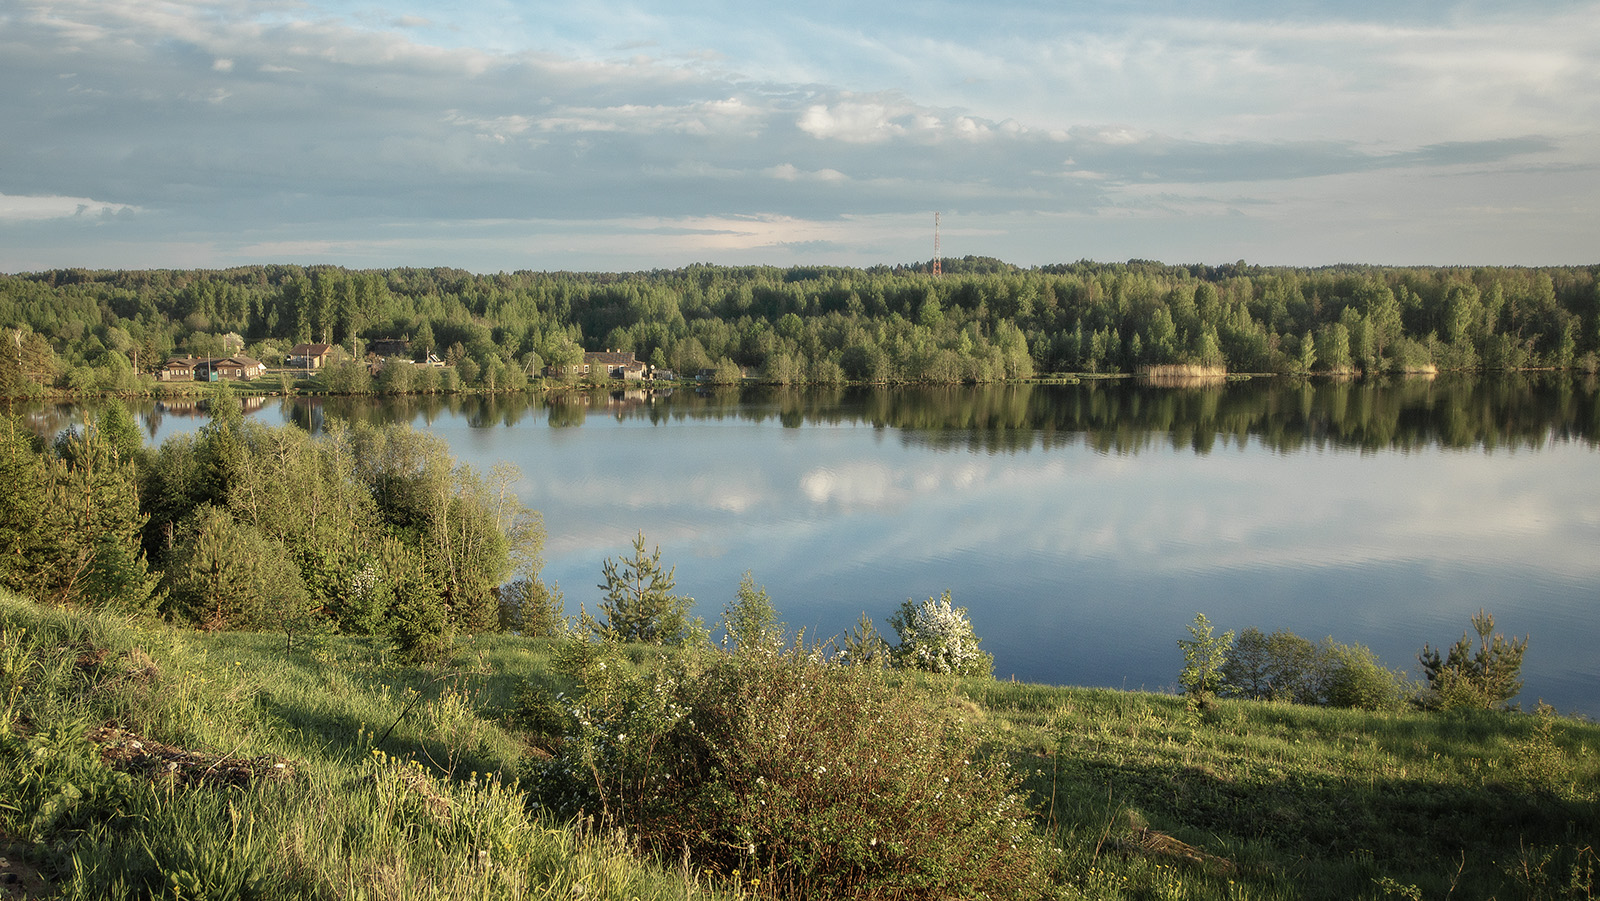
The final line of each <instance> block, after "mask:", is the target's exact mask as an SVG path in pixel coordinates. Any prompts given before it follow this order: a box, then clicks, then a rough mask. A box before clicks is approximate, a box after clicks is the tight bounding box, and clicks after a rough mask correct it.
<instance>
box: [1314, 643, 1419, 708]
mask: <svg viewBox="0 0 1600 901" xmlns="http://www.w3.org/2000/svg"><path fill="white" fill-rule="evenodd" d="M1322 647H1323V660H1324V661H1325V663H1324V668H1325V676H1324V678H1323V680H1322V682H1323V697H1322V701H1321V703H1323V704H1325V705H1327V706H1329V707H1354V708H1357V709H1360V710H1398V709H1399V708H1401V707H1404V706H1405V705H1406V702H1407V701H1409V700H1410V699H1411V697H1412V696H1413V695H1414V693H1415V689H1414V688H1413V686H1412V684H1411V682H1410V681H1409V680H1407V679H1406V674H1405V673H1403V672H1398V671H1395V670H1391V669H1389V668H1387V667H1385V666H1383V665H1382V664H1380V663H1379V662H1378V658H1377V655H1375V654H1373V653H1372V651H1371V650H1370V649H1368V648H1366V647H1364V646H1362V645H1358V644H1357V645H1349V644H1337V643H1335V642H1334V641H1333V640H1332V639H1324V640H1323V644H1322Z"/></svg>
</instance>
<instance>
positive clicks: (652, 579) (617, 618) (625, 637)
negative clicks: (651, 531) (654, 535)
mask: <svg viewBox="0 0 1600 901" xmlns="http://www.w3.org/2000/svg"><path fill="white" fill-rule="evenodd" d="M601 571H602V572H603V573H604V575H605V582H603V583H601V584H600V585H599V586H598V587H600V588H602V589H604V590H605V597H604V598H602V599H601V601H600V612H601V613H602V614H604V616H605V621H604V622H601V621H598V620H596V619H595V618H594V617H592V616H590V615H589V614H588V613H587V612H583V613H582V614H581V616H582V620H583V624H584V625H585V626H587V627H588V628H589V629H590V630H591V631H592V632H594V633H595V634H596V635H598V636H600V637H601V638H604V639H606V640H608V641H640V642H646V643H648V644H682V643H683V642H684V641H686V640H688V638H689V633H690V628H691V626H692V623H691V622H690V620H689V608H690V606H691V605H693V604H694V598H688V597H679V596H677V595H674V594H673V593H672V589H673V588H674V587H676V585H677V581H676V579H675V574H676V572H677V567H669V568H667V569H663V568H662V566H661V548H660V546H657V547H656V549H655V550H654V551H653V552H652V553H650V554H646V553H645V551H644V533H643V532H641V533H639V537H638V538H636V539H634V542H633V556H632V557H631V558H624V559H622V560H613V559H611V558H609V557H607V558H606V561H605V563H604V564H603V565H602V567H601Z"/></svg>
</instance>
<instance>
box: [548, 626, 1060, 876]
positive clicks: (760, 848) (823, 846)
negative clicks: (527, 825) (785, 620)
mask: <svg viewBox="0 0 1600 901" xmlns="http://www.w3.org/2000/svg"><path fill="white" fill-rule="evenodd" d="M622 657H623V653H622V651H621V649H620V648H618V647H617V646H616V645H614V644H611V643H595V642H588V641H585V640H584V639H583V638H581V637H574V638H569V639H567V643H566V645H565V647H564V648H563V649H562V651H561V652H559V654H558V659H559V660H560V661H561V666H562V667H563V671H564V672H565V673H566V674H567V675H568V676H569V677H571V678H573V679H574V681H576V682H577V683H578V685H577V686H576V687H575V688H574V689H573V690H574V696H572V697H569V696H567V695H560V696H553V697H549V696H547V697H546V698H545V699H544V701H543V703H542V705H541V707H540V709H539V710H530V711H527V713H528V714H531V716H529V717H528V718H527V722H528V723H529V724H530V725H533V724H535V723H541V724H543V725H542V726H541V727H539V728H540V729H541V730H548V731H549V732H550V733H552V735H551V737H552V738H553V739H555V740H554V741H552V742H551V746H552V748H553V750H554V756H553V757H551V758H550V759H549V760H546V761H543V762H542V763H540V764H538V765H536V766H535V769H534V771H533V772H531V773H529V776H530V777H531V778H530V779H529V780H528V783H529V784H530V785H531V786H533V788H534V791H535V792H537V795H538V797H539V799H540V801H541V802H542V803H543V804H544V805H545V806H546V808H547V809H548V811H549V813H550V814H552V815H553V816H554V817H556V818H558V819H569V818H573V817H579V816H584V815H592V816H595V817H597V818H598V819H599V821H600V822H602V823H605V824H607V825H614V826H618V827H621V828H622V829H624V830H626V833H627V835H628V837H629V839H630V840H631V841H632V842H633V843H634V844H635V846H636V847H637V848H638V849H639V850H640V851H641V852H642V853H644V854H646V855H648V856H651V857H656V858H659V859H663V860H679V859H685V860H687V861H688V862H689V863H690V864H691V865H693V866H695V867H697V868H698V869H699V870H701V871H702V872H705V873H708V874H715V875H716V876H720V877H732V883H731V884H732V885H734V886H737V887H738V890H739V891H740V892H741V893H743V892H748V893H749V895H750V896H754V897H759V898H764V899H765V898H797V899H805V901H846V899H849V901H876V899H882V901H890V899H892V901H945V899H951V898H970V899H978V898H996V899H998V898H1007V899H1011V898H1018V899H1042V898H1044V897H1048V896H1049V885H1048V879H1047V877H1046V874H1045V860H1046V858H1045V850H1046V845H1045V842H1044V840H1043V839H1042V838H1041V837H1040V836H1039V835H1038V833H1037V832H1035V830H1034V828H1033V824H1032V822H1031V814H1030V812H1029V810H1028V807H1027V804H1026V802H1025V801H1024V800H1023V798H1022V796H1021V795H1020V794H1019V792H1018V789H1019V787H1020V786H1019V781H1018V778H1017V775H1016V774H1015V773H1014V772H1013V771H1012V770H1011V768H1010V766H1009V764H1008V762H1007V761H1006V759H1005V757H1004V756H1003V755H988V754H985V753H983V750H982V749H981V748H980V744H981V737H980V735H979V734H978V733H976V732H973V731H971V730H969V729H967V728H965V726H964V725H963V724H962V723H961V722H960V721H959V720H958V719H956V718H955V717H954V716H952V715H951V713H950V712H949V710H948V709H947V708H946V707H944V706H942V705H940V704H937V703H934V702H933V701H932V700H931V699H930V698H929V697H928V695H927V694H926V692H925V690H924V689H921V688H919V687H917V686H916V685H915V684H914V683H913V682H911V681H909V680H907V681H901V680H895V679H893V678H892V677H890V676H889V675H887V674H886V673H885V671H884V670H882V669H881V668H879V667H875V666H844V665H841V663H839V662H837V661H836V660H832V659H829V658H828V657H827V655H825V654H824V653H823V652H822V651H821V649H819V648H816V647H807V646H805V645H804V644H803V642H802V641H801V640H800V639H799V638H796V639H795V640H794V641H793V643H791V644H788V645H783V644H780V643H779V642H778V641H777V640H772V641H748V642H740V643H738V644H736V645H735V646H734V648H733V650H731V651H721V650H712V649H710V648H705V647H699V648H694V647H691V648H681V649H677V650H674V651H667V652H662V653H661V655H660V656H659V657H658V658H657V659H656V660H655V661H654V662H653V663H648V662H647V663H646V664H645V665H643V666H637V667H636V666H633V665H623V666H621V667H620V670H621V671H620V672H619V667H618V666H617V665H618V664H623V663H624V661H623V660H622ZM530 699H531V696H530Z"/></svg>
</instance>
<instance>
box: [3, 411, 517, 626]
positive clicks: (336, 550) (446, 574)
mask: <svg viewBox="0 0 1600 901" xmlns="http://www.w3.org/2000/svg"><path fill="white" fill-rule="evenodd" d="M212 405H213V409H214V411H215V412H214V415H213V418H212V420H211V421H210V422H209V423H208V424H207V425H206V426H205V427H203V428H202V429H200V430H199V431H198V432H197V433H194V434H184V435H178V436H175V437H173V438H170V439H168V440H167V441H166V442H164V443H163V444H162V445H161V446H160V447H158V448H153V449H152V448H147V447H145V446H144V445H143V442H142V440H141V436H140V433H139V430H138V428H137V426H136V425H135V424H134V420H133V417H132V416H131V415H130V414H129V413H128V411H127V409H126V408H125V407H123V406H122V405H121V404H119V403H116V402H112V403H110V404H108V405H107V406H105V407H104V408H103V409H102V410H101V412H100V414H99V415H98V416H97V417H96V418H95V420H94V421H93V422H92V423H90V424H89V425H87V426H85V427H82V428H76V429H72V430H68V431H64V432H61V433H59V434H58V436H57V437H56V438H55V439H54V441H52V442H49V443H46V442H43V441H41V439H39V438H38V437H37V436H36V434H35V433H33V432H32V431H30V430H27V429H26V428H24V427H23V426H21V425H20V424H19V423H18V422H17V421H16V420H15V418H13V417H10V416H7V417H5V418H4V419H3V420H0V478H3V479H4V480H5V483H6V484H7V485H8V487H9V490H8V491H7V492H4V493H3V494H0V584H4V585H5V586H6V587H9V588H11V589H12V590H14V591H17V592H18V593H20V594H25V595H28V596H31V597H34V598H37V599H39V600H41V601H46V602H51V603H61V604H73V605H79V606H88V607H95V608H100V609H109V610H113V611H117V612H123V613H136V614H138V613H157V612H159V613H161V614H163V615H165V616H167V617H168V618H171V619H175V620H178V621H182V622H188V623H191V624H194V625H196V626H199V627H202V628H206V629H244V630H253V631H279V632H283V633H285V634H286V635H287V636H288V640H289V641H290V642H292V641H293V639H294V637H295V636H296V635H298V634H304V633H307V632H317V631H325V630H329V629H336V630H338V631H341V632H344V633H350V634H391V635H393V636H394V637H396V638H397V639H398V640H399V642H400V645H401V647H402V649H403V650H404V651H406V652H408V653H409V654H410V655H412V656H414V657H426V656H428V655H429V654H430V653H433V652H435V651H438V650H441V649H442V648H443V647H444V646H445V645H446V644H447V641H448V637H449V635H450V634H452V633H453V632H456V631H466V632H481V631H486V630H491V629H495V628H497V627H498V626H499V624H500V620H501V610H500V605H501V601H500V599H501V591H500V588H499V586H501V585H502V583H504V582H506V581H507V580H508V579H510V578H511V577H513V576H516V577H517V578H518V584H520V585H521V586H522V593H523V594H524V595H526V594H528V593H529V591H530V590H532V591H534V592H536V597H542V596H543V595H542V585H539V583H538V577H537V572H538V568H539V565H540V561H539V554H540V551H541V548H542V545H543V535H544V533H543V528H542V526H541V524H540V521H539V519H538V516H537V514H535V513H533V512H531V511H528V510H526V509H524V508H523V507H522V506H521V505H520V504H519V503H518V502H517V500H516V498H515V496H514V495H513V494H512V493H511V492H510V490H509V483H510V481H511V480H512V479H513V478H514V477H515V473H513V472H511V471H509V470H506V471H501V470H498V469H497V470H496V472H494V473H491V474H488V475H484V474H480V473H477V472H475V471H473V470H472V469H471V468H470V467H467V466H464V465H458V464H456V462H455V461H454V459H453V458H452V457H451V456H450V453H449V450H448V448H447V446H446V445H445V443H444V441H443V440H442V439H440V438H438V437H436V436H433V435H430V434H428V433H426V432H418V431H414V430H412V429H410V428H409V427H408V426H404V425H390V426H382V427H378V426H371V425H367V424H363V423H356V424H350V425H345V424H341V423H333V424H332V425H330V426H329V427H328V428H327V430H326V432H325V434H324V435H322V436H321V437H317V438H313V437H312V436H311V435H309V434H308V433H307V432H306V431H304V430H303V429H300V428H298V427H296V426H292V425H290V426H280V427H276V428H272V427H267V426H263V425H261V424H259V423H254V422H249V421H247V420H245V419H244V417H243V416H242V415H241V413H240V411H239V407H238V403H237V401H235V400H233V399H232V397H231V396H230V392H228V391H227V390H226V389H224V390H223V391H220V392H219V393H218V394H217V395H215V396H214V397H213V400H212Z"/></svg>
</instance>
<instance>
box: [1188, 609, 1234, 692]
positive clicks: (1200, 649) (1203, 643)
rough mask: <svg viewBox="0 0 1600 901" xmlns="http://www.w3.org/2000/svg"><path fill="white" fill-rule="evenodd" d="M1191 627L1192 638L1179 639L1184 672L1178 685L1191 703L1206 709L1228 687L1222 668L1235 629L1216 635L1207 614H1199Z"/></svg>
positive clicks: (1231, 645)
mask: <svg viewBox="0 0 1600 901" xmlns="http://www.w3.org/2000/svg"><path fill="white" fill-rule="evenodd" d="M1188 628H1189V637H1188V638H1180V639H1178V648H1179V649H1180V650H1181V651H1183V671H1182V672H1180V673H1179V674H1178V684H1179V685H1180V686H1182V687H1183V693H1184V694H1185V695H1187V696H1188V698H1189V703H1190V705H1191V706H1193V707H1195V708H1197V709H1199V710H1206V709H1208V708H1210V706H1211V703H1212V699H1214V698H1215V697H1216V696H1217V694H1218V693H1219V692H1222V691H1225V690H1227V688H1228V682H1227V679H1226V677H1225V676H1224V675H1223V667H1224V666H1225V665H1226V664H1227V662H1228V651H1229V649H1230V648H1232V647H1233V631H1232V630H1231V629H1230V630H1229V631H1227V632H1224V633H1223V634H1221V635H1215V634H1213V630H1212V626H1211V621H1210V620H1208V619H1206V615H1205V614H1204V613H1196V614H1195V615H1194V622H1192V623H1190V624H1189V627H1188Z"/></svg>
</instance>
